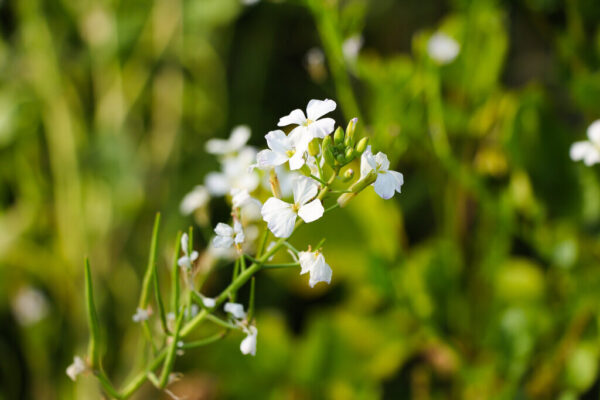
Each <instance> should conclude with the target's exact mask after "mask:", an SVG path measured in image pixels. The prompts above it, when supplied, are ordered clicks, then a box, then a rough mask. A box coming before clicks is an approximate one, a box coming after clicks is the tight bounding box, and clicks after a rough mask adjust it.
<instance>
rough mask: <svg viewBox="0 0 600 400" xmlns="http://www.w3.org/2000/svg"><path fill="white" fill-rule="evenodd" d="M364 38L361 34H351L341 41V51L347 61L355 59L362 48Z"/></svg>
mask: <svg viewBox="0 0 600 400" xmlns="http://www.w3.org/2000/svg"><path fill="white" fill-rule="evenodd" d="M363 42H364V39H363V37H362V35H353V36H350V37H349V38H348V39H346V40H344V43H342V53H343V54H344V58H345V59H346V60H347V61H355V60H356V58H357V57H358V53H359V52H360V49H361V48H362V45H363Z"/></svg>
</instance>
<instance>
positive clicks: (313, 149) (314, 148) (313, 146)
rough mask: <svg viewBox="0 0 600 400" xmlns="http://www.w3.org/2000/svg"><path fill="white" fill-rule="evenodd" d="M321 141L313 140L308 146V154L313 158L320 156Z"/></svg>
mask: <svg viewBox="0 0 600 400" xmlns="http://www.w3.org/2000/svg"><path fill="white" fill-rule="evenodd" d="M319 150H320V149H319V139H313V140H312V141H311V142H310V143H309V144H308V154H310V155H311V156H313V157H314V156H316V155H317V154H319Z"/></svg>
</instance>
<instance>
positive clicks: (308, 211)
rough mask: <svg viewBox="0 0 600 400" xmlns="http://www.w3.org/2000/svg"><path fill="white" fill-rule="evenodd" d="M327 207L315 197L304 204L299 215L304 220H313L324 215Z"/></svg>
mask: <svg viewBox="0 0 600 400" xmlns="http://www.w3.org/2000/svg"><path fill="white" fill-rule="evenodd" d="M324 212H325V209H324V208H323V205H322V204H321V200H319V199H314V200H313V201H311V202H310V203H308V204H305V205H303V206H302V207H300V209H299V210H298V216H299V217H300V218H302V219H303V220H304V222H313V221H316V220H318V219H319V218H321V217H322V216H323V213H324Z"/></svg>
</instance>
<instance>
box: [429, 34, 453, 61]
mask: <svg viewBox="0 0 600 400" xmlns="http://www.w3.org/2000/svg"><path fill="white" fill-rule="evenodd" d="M427 52H428V53H429V56H430V57H431V58H432V59H434V60H435V61H437V62H438V63H440V64H448V63H451V62H452V61H454V59H455V58H456V57H457V56H458V53H459V52H460V45H459V44H458V42H457V41H456V40H454V39H452V38H451V37H450V36H448V35H446V34H444V33H441V32H437V33H435V34H434V35H432V36H431V38H430V39H429V42H427Z"/></svg>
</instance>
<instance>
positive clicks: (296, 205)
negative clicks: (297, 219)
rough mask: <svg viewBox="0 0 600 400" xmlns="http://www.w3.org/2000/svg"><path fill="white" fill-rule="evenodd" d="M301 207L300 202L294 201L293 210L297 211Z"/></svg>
mask: <svg viewBox="0 0 600 400" xmlns="http://www.w3.org/2000/svg"><path fill="white" fill-rule="evenodd" d="M299 209H300V204H298V203H294V204H293V205H292V211H293V212H295V213H297V212H298V210H299Z"/></svg>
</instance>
